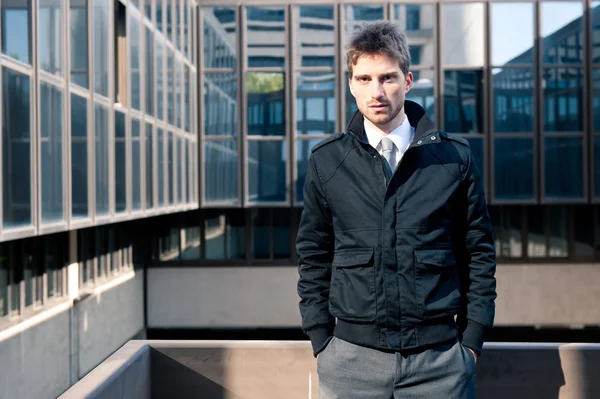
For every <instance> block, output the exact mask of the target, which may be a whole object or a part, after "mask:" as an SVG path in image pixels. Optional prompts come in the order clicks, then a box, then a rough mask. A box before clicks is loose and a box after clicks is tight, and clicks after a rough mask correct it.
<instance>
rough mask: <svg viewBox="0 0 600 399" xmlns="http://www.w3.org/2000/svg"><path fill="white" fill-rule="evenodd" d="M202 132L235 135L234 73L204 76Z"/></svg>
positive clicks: (235, 89)
mask: <svg viewBox="0 0 600 399" xmlns="http://www.w3.org/2000/svg"><path fill="white" fill-rule="evenodd" d="M203 119H204V134H205V135H207V136H236V133H237V80H236V74H235V73H211V74H206V76H205V78H204V118H203Z"/></svg>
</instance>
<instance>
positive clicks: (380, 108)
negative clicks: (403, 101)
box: [369, 104, 387, 111]
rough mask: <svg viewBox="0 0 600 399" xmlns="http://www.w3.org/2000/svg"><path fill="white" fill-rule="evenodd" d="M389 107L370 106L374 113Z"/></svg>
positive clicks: (382, 105) (381, 105)
mask: <svg viewBox="0 0 600 399" xmlns="http://www.w3.org/2000/svg"><path fill="white" fill-rule="evenodd" d="M386 107H387V104H375V105H369V108H371V109H372V110H374V111H382V110H384V109H385V108H386Z"/></svg>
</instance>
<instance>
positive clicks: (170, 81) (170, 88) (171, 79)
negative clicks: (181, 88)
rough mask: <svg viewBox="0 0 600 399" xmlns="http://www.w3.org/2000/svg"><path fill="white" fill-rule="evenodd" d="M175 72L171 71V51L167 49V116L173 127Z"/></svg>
mask: <svg viewBox="0 0 600 399" xmlns="http://www.w3.org/2000/svg"><path fill="white" fill-rule="evenodd" d="M174 100H175V70H174V69H173V51H171V50H170V49H168V48H167V116H168V118H169V119H168V121H169V123H170V124H171V125H175V104H174V102H173V101H174Z"/></svg>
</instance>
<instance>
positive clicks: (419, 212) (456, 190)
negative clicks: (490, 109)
mask: <svg viewBox="0 0 600 399" xmlns="http://www.w3.org/2000/svg"><path fill="white" fill-rule="evenodd" d="M347 60H348V70H349V72H350V79H349V84H350V90H351V92H352V94H353V96H354V97H355V99H356V104H357V106H358V112H356V114H355V115H354V116H353V117H352V119H351V120H350V122H349V125H348V129H347V131H346V132H345V133H338V134H335V135H333V136H332V137H330V138H328V139H327V140H324V141H323V142H321V143H319V144H318V145H316V146H315V147H314V148H313V150H312V153H311V157H310V162H309V166H308V171H307V175H306V183H305V187H304V211H303V213H302V217H301V221H300V226H299V230H298V236H297V242H296V247H297V253H298V259H299V275H300V279H299V282H298V293H299V295H300V298H301V300H300V311H301V314H302V326H303V330H304V331H305V332H306V333H307V334H308V336H309V337H310V340H311V342H312V346H313V349H314V354H315V356H317V365H318V373H319V387H320V397H321V398H326V399H331V398H344V399H348V398H356V399H369V398H373V399H380V398H382V399H383V398H384V399H388V398H392V397H393V398H471V397H474V396H475V361H476V359H477V357H478V356H479V353H480V351H481V348H482V345H483V341H484V335H485V332H486V330H487V329H489V328H490V327H491V326H492V322H493V319H494V300H495V298H496V281H495V278H494V273H495V266H496V265H495V250H494V246H493V239H492V232H491V224H490V220H489V216H488V213H487V208H486V201H485V197H484V193H483V185H482V181H481V177H480V175H479V172H478V170H477V168H476V166H475V161H474V159H473V156H472V154H471V151H470V149H469V145H468V142H467V141H466V140H464V139H462V138H460V137H455V136H452V135H449V134H446V133H444V132H441V131H438V130H436V128H435V126H434V125H433V122H432V121H431V120H430V119H429V118H428V117H427V115H425V111H424V110H423V108H421V107H420V106H419V105H417V104H416V103H414V102H411V101H405V95H406V93H408V91H409V90H410V89H411V86H412V82H413V76H412V73H410V72H409V71H408V69H409V63H410V55H409V50H408V46H407V43H406V37H405V35H404V34H403V33H401V32H399V31H398V30H397V28H396V27H395V25H393V24H392V23H390V22H376V23H373V24H370V25H365V26H363V28H362V29H361V30H360V31H358V32H357V33H355V35H354V36H353V38H352V40H351V43H350V46H349V49H348V53H347Z"/></svg>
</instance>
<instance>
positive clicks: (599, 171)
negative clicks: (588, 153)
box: [592, 136, 600, 198]
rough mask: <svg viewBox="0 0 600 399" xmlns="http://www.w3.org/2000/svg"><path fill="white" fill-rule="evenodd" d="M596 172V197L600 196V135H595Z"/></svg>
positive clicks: (594, 166)
mask: <svg viewBox="0 0 600 399" xmlns="http://www.w3.org/2000/svg"><path fill="white" fill-rule="evenodd" d="M592 167H593V168H594V169H593V171H594V172H593V174H594V191H595V197H596V198H600V136H594V165H593V166H592Z"/></svg>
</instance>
